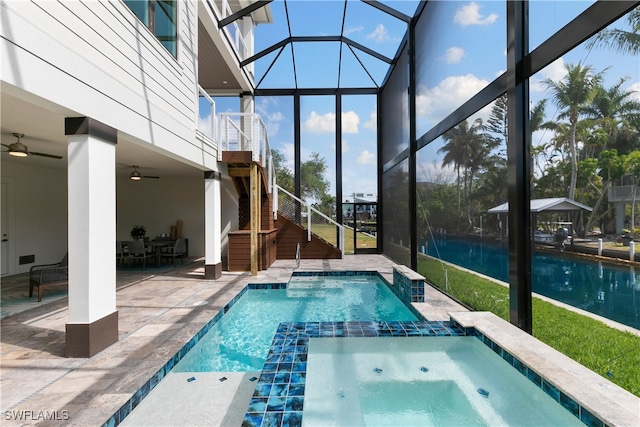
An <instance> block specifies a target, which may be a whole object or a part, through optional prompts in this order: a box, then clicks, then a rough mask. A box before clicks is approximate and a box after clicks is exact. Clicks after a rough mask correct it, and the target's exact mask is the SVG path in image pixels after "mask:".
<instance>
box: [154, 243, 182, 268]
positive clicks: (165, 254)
mask: <svg viewBox="0 0 640 427" xmlns="http://www.w3.org/2000/svg"><path fill="white" fill-rule="evenodd" d="M164 249H165V250H164V251H162V252H160V256H161V257H162V258H171V263H172V264H173V265H176V258H180V265H184V256H185V249H186V247H185V240H184V239H176V241H175V243H174V244H173V246H170V247H168V248H164Z"/></svg>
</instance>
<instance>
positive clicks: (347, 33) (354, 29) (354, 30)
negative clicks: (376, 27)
mask: <svg viewBox="0 0 640 427" xmlns="http://www.w3.org/2000/svg"><path fill="white" fill-rule="evenodd" d="M362 30H364V27H363V26H362V25H358V26H357V27H347V28H345V29H344V35H345V36H350V35H351V34H355V33H359V32H361V31H362Z"/></svg>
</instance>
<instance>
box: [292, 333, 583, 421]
mask: <svg viewBox="0 0 640 427" xmlns="http://www.w3.org/2000/svg"><path fill="white" fill-rule="evenodd" d="M307 366H308V371H307V378H306V392H305V399H304V418H303V419H304V422H303V425H305V426H309V427H312V426H327V425H348V426H362V425H376V426H419V425H439V426H452V425H455V426H479V425H491V426H498V425H500V426H507V425H520V426H550V425H562V426H572V425H576V426H577V425H582V423H581V422H580V420H579V419H578V418H577V417H575V416H574V415H573V414H571V413H569V411H567V410H566V409H565V408H563V407H562V406H561V405H559V404H557V402H555V401H554V400H553V399H552V398H551V396H549V395H548V394H546V393H545V392H544V391H543V390H542V389H541V388H538V387H536V386H535V385H534V384H533V383H532V382H531V381H529V380H528V379H527V378H526V377H525V376H523V375H520V373H519V372H518V371H517V370H515V369H513V367H512V366H510V365H509V364H507V363H506V362H505V361H504V360H502V359H501V358H499V357H496V355H495V354H494V353H493V352H492V351H491V349H489V348H488V347H487V346H485V345H484V344H483V343H482V342H480V340H478V339H476V338H475V337H469V336H465V337H429V338H416V337H402V338H386V339H373V338H322V339H311V340H309V354H308V360H307Z"/></svg>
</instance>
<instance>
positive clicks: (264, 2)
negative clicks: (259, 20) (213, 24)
mask: <svg viewBox="0 0 640 427" xmlns="http://www.w3.org/2000/svg"><path fill="white" fill-rule="evenodd" d="M272 1H273V0H259V1H257V2H255V3H253V4H251V5H249V6H247V7H245V8H244V9H241V10H239V11H238V12H236V13H234V14H232V15H229V16H227V17H226V18H224V19H221V20H220V21H218V29H221V28H223V27H226V26H227V25H229V24H231V23H232V22H234V21H237V20H238V19H241V18H244V17H245V16H247V15H250V14H251V13H252V12H254V11H256V10H258V9H260V8H261V7H264V6H266V5H268V4H269V3H271V2H272Z"/></svg>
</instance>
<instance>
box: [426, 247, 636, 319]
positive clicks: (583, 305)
mask: <svg viewBox="0 0 640 427" xmlns="http://www.w3.org/2000/svg"><path fill="white" fill-rule="evenodd" d="M436 246H437V248H436ZM436 249H437V250H436ZM427 254H428V255H431V256H433V257H436V258H437V257H440V258H441V259H442V260H444V261H447V262H450V263H453V264H456V265H459V266H461V267H464V268H468V269H469V270H473V271H476V272H478V273H482V274H485V275H487V276H490V277H493V278H495V279H498V280H501V281H503V282H507V283H508V282H509V254H508V252H507V250H506V248H504V247H500V246H499V245H492V244H487V243H484V244H482V243H481V242H477V241H467V240H463V239H459V238H452V237H447V238H446V239H438V240H436V242H435V244H434V243H433V242H429V244H428V245H427ZM531 269H532V274H531V279H532V284H531V286H532V290H533V292H536V293H538V294H540V295H544V296H546V297H549V298H552V299H554V300H556V301H561V302H563V303H565V304H569V305H571V306H573V307H577V308H580V309H582V310H586V311H589V312H591V313H594V314H597V315H599V316H602V317H605V318H607V319H611V320H614V321H616V322H619V323H622V324H624V325H627V326H631V327H633V328H636V329H640V276H639V275H640V270H639V271H637V272H636V270H635V269H634V268H633V267H624V266H619V265H613V264H607V263H602V262H598V261H588V260H585V259H582V258H576V257H575V256H571V255H569V254H557V255H556V254H551V253H546V252H538V251H536V252H534V253H533V255H532V259H531Z"/></svg>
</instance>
